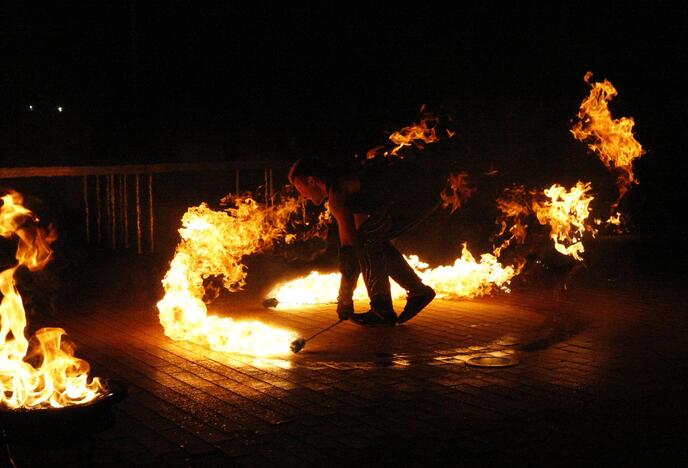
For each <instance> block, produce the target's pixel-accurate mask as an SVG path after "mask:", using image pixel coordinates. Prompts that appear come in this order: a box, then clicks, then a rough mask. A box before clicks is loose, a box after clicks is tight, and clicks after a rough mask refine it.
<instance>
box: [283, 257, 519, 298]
mask: <svg viewBox="0 0 688 468" xmlns="http://www.w3.org/2000/svg"><path fill="white" fill-rule="evenodd" d="M405 258H406V260H407V261H408V262H409V264H410V265H411V266H412V267H413V269H414V270H415V271H416V273H417V274H418V276H420V278H421V279H422V280H423V282H424V283H425V284H427V285H429V286H432V288H433V289H435V292H436V293H437V297H438V298H440V299H455V298H474V297H478V296H483V295H487V294H490V293H491V292H492V291H494V290H496V289H500V290H503V291H505V292H509V288H508V285H509V283H510V282H511V279H512V278H513V277H514V276H516V275H518V274H519V273H520V272H521V269H522V268H523V265H522V264H519V265H515V266H507V267H503V266H502V265H501V264H500V263H499V262H498V261H497V258H496V257H495V256H493V255H491V254H482V255H481V256H480V261H476V260H475V258H474V257H473V255H471V253H470V252H469V250H468V247H467V246H466V244H463V250H462V253H461V257H460V258H457V259H456V260H455V261H454V263H453V264H452V265H445V266H439V267H437V268H429V266H428V264H427V263H424V262H422V261H421V260H420V259H419V258H418V256H416V255H410V256H405ZM339 280H340V275H339V273H327V274H321V273H318V272H315V271H313V272H311V273H310V274H309V275H308V276H305V277H303V278H297V279H295V280H292V281H288V282H285V283H280V284H278V285H277V286H275V287H274V288H273V290H272V291H271V292H270V294H269V296H270V297H273V298H275V299H277V301H278V302H279V304H278V307H281V308H285V307H286V308H290V307H293V306H296V305H303V304H326V303H335V302H337V291H338V288H339ZM391 284H392V290H391V293H392V297H393V298H394V299H399V298H403V297H406V291H405V290H404V289H403V288H402V287H401V286H399V285H398V284H396V283H395V282H394V281H391ZM367 298H368V294H367V292H366V289H365V285H364V284H363V281H362V280H360V279H359V282H358V285H357V287H356V290H355V291H354V299H355V300H367Z"/></svg>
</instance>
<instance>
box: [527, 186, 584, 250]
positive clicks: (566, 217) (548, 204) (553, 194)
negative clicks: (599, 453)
mask: <svg viewBox="0 0 688 468" xmlns="http://www.w3.org/2000/svg"><path fill="white" fill-rule="evenodd" d="M591 190H592V186H591V184H590V182H580V181H579V182H577V183H576V185H574V186H573V187H571V189H570V190H566V188H565V187H562V186H561V185H559V184H554V185H552V186H551V187H550V188H548V189H545V191H544V193H545V196H546V197H547V198H548V199H547V200H544V201H539V200H534V201H533V205H532V207H533V211H534V212H535V216H537V219H538V221H539V222H540V224H547V225H549V226H550V229H551V231H550V238H551V239H552V240H553V241H554V248H555V249H556V250H557V252H560V253H562V254H564V255H571V256H572V257H573V258H575V259H576V260H579V261H581V260H583V258H582V257H581V256H580V254H581V253H583V252H584V251H585V248H584V247H583V242H582V240H583V234H584V233H585V232H586V230H589V231H591V232H592V233H593V234H594V231H592V230H591V228H588V227H587V226H586V220H587V219H588V216H589V215H590V207H589V205H590V202H591V201H592V200H593V196H592V195H590V192H591Z"/></svg>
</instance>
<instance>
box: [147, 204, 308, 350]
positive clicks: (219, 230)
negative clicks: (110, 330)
mask: <svg viewBox="0 0 688 468" xmlns="http://www.w3.org/2000/svg"><path fill="white" fill-rule="evenodd" d="M227 200H228V201H229V202H234V203H235V204H236V208H228V209H226V210H224V211H215V210H212V209H210V208H208V206H207V205H206V204H205V203H203V204H201V205H200V206H196V207H192V208H189V209H188V211H187V212H186V213H185V214H184V216H183V217H182V228H181V229H179V233H180V235H181V241H180V242H179V244H178V245H177V250H176V253H175V255H174V258H173V259H172V262H171V264H170V269H169V271H168V272H167V274H166V275H165V278H164V279H163V281H162V284H163V287H164V289H165V296H164V297H163V299H162V300H160V301H159V302H158V310H159V311H160V314H159V317H160V323H161V324H162V325H163V327H164V329H165V334H166V335H167V336H169V337H170V338H172V339H173V340H187V341H192V342H194V343H198V344H201V345H204V346H208V347H209V348H210V349H212V350H215V351H221V352H237V353H243V354H249V355H253V356H270V355H280V354H287V353H289V352H290V349H289V345H290V343H291V342H292V341H293V340H294V339H295V338H296V335H295V334H294V333H292V332H290V331H287V330H281V329H277V328H273V327H270V326H268V325H265V324H263V323H261V322H258V321H247V322H236V321H234V320H233V319H231V318H228V317H218V316H212V315H208V310H207V308H206V305H205V303H204V302H203V300H202V298H203V296H204V293H205V289H204V285H203V280H204V279H205V278H208V277H210V276H221V277H222V278H223V286H224V287H225V288H226V289H227V290H228V291H230V292H234V291H239V290H241V289H242V288H243V286H244V284H245V278H246V273H247V272H246V267H245V266H244V265H243V264H242V263H241V260H242V258H243V257H244V256H245V255H249V254H253V253H256V252H260V251H261V250H263V249H265V248H267V247H269V246H270V245H272V242H273V240H274V239H275V238H276V237H278V236H280V235H283V234H284V231H285V226H286V224H287V221H288V219H289V216H290V215H291V214H292V213H293V212H294V211H295V210H296V209H297V207H298V202H297V200H295V199H289V200H288V201H287V202H285V203H283V204H275V205H273V206H271V207H261V206H260V205H258V203H256V202H255V201H254V200H253V199H251V198H250V197H237V198H232V197H229V198H228V199H227Z"/></svg>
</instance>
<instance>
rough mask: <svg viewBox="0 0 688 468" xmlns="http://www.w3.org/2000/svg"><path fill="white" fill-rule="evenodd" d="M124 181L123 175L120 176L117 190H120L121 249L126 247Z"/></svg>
mask: <svg viewBox="0 0 688 468" xmlns="http://www.w3.org/2000/svg"><path fill="white" fill-rule="evenodd" d="M123 179H124V175H123V174H118V177H117V188H118V189H119V219H120V223H119V239H120V241H119V245H120V247H124V242H125V241H124V220H125V219H126V217H127V212H126V211H124V183H123V182H122V180H123Z"/></svg>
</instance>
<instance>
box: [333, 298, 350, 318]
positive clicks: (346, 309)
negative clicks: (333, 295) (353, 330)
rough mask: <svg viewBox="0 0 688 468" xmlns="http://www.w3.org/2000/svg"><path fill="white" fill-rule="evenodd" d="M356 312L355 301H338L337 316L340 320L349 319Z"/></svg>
mask: <svg viewBox="0 0 688 468" xmlns="http://www.w3.org/2000/svg"><path fill="white" fill-rule="evenodd" d="M353 314H354V304H353V302H348V303H346V302H342V301H339V302H337V316H339V320H349V318H350V317H351V316H352V315H353Z"/></svg>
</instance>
